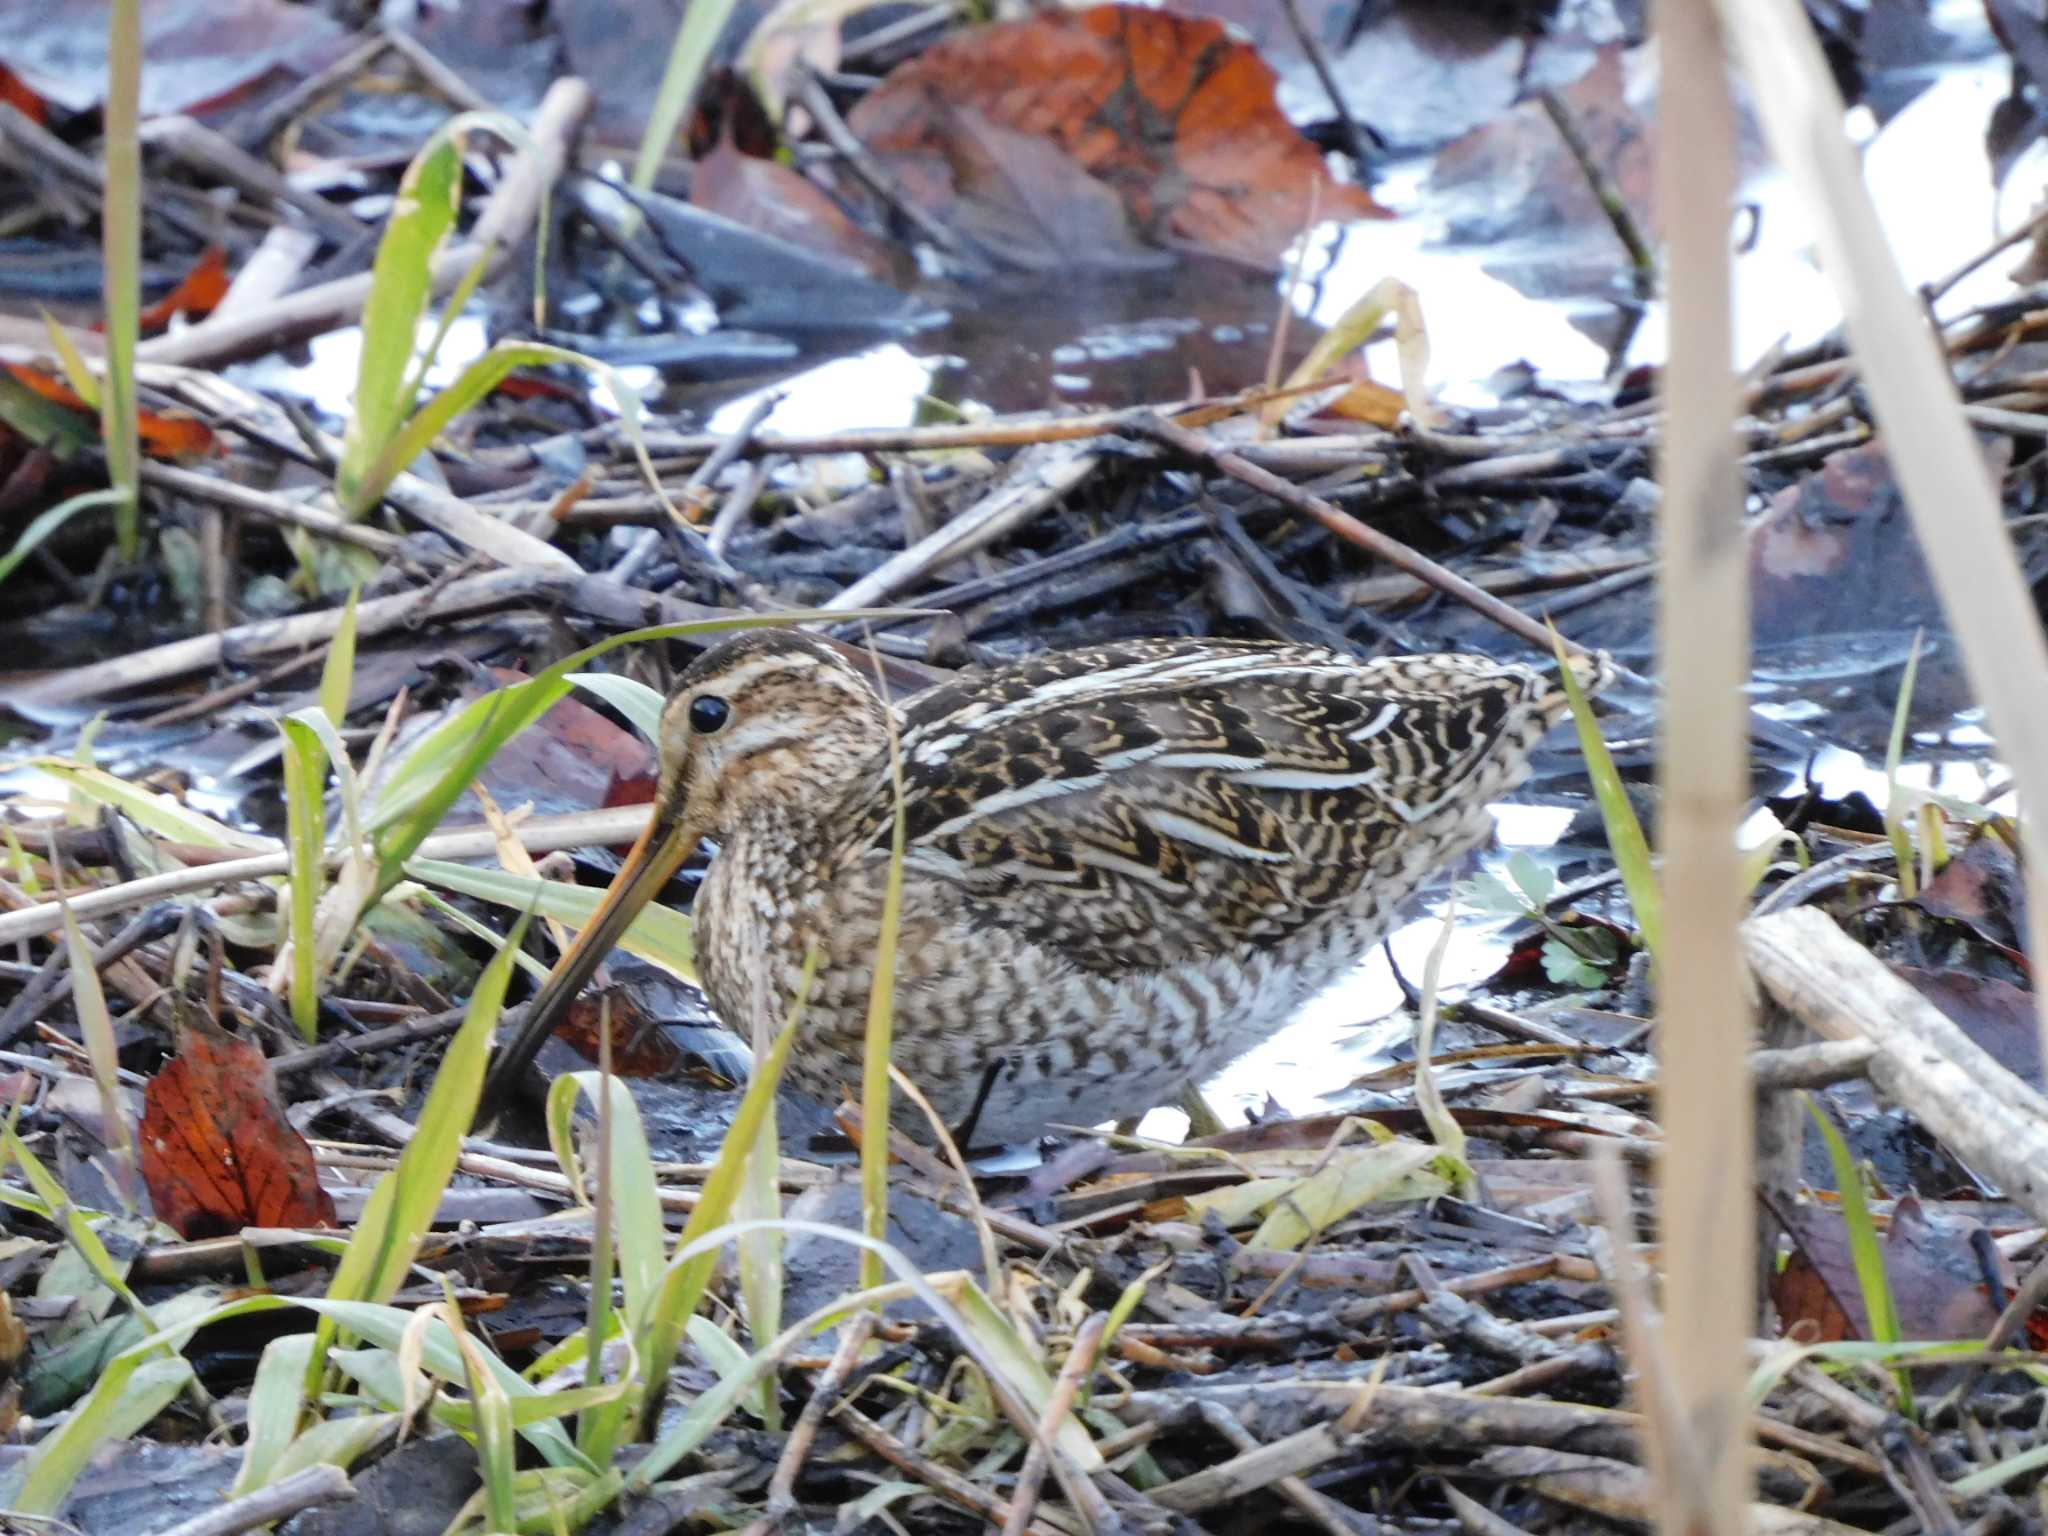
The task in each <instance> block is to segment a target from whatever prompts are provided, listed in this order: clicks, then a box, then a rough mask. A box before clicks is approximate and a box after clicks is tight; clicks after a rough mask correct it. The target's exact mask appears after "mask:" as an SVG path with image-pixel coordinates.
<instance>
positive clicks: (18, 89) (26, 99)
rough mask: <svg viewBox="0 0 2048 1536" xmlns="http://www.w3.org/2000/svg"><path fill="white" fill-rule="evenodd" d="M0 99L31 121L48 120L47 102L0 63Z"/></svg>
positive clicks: (41, 121)
mask: <svg viewBox="0 0 2048 1536" xmlns="http://www.w3.org/2000/svg"><path fill="white" fill-rule="evenodd" d="M0 101H4V102H6V103H7V105H9V106H10V107H13V108H15V109H16V110H17V111H19V112H20V113H21V115H22V116H23V117H26V118H27V119H29V121H31V122H35V123H47V122H48V121H49V120H50V108H49V106H48V104H47V103H45V102H44V100H43V98H42V97H40V96H38V95H37V94H36V93H35V92H34V91H33V90H31V89H29V87H28V85H27V83H26V82H24V81H23V80H22V78H21V76H19V75H17V74H16V73H15V72H14V71H13V70H11V69H9V68H8V67H7V66H6V65H5V64H0Z"/></svg>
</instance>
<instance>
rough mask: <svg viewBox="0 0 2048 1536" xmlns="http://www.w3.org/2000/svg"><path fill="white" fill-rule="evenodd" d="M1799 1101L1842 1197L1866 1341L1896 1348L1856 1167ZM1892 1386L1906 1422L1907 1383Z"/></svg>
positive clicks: (1894, 1322)
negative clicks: (1866, 1317) (1823, 1145)
mask: <svg viewBox="0 0 2048 1536" xmlns="http://www.w3.org/2000/svg"><path fill="white" fill-rule="evenodd" d="M1800 1097H1801V1098H1802V1099H1804V1100H1805V1101H1806V1110H1807V1113H1808V1114H1810V1115H1812V1116H1813V1123H1814V1124H1815V1125H1817V1126H1819V1127H1820V1134H1821V1139H1822V1140H1823V1141H1825V1142H1826V1143H1827V1148H1828V1161H1829V1162H1830V1163H1831V1164H1833V1165H1834V1170H1835V1188H1836V1189H1837V1190H1838V1191H1840V1193H1841V1197H1842V1220H1843V1222H1844V1224H1845V1225H1846V1226H1847V1227H1848V1229H1849V1257H1850V1259H1851V1261H1852V1262H1853V1263H1854V1264H1855V1267H1856V1286H1857V1289H1858V1290H1860V1291H1861V1292H1862V1293H1863V1307H1864V1310H1865V1311H1866V1312H1867V1313H1868V1314H1869V1316H1870V1332H1871V1341H1872V1342H1873V1343H1877V1344H1898V1343H1902V1342H1904V1336H1905V1335H1904V1330H1903V1329H1901V1328H1900V1326H1899V1307H1898V1302H1897V1300H1896V1299H1895V1298H1894V1297H1893V1295H1892V1280H1891V1273H1890V1271H1889V1270H1888V1269H1887V1268H1886V1267H1885V1262H1884V1242H1883V1240H1882V1239H1881V1238H1879V1236H1878V1235H1877V1223H1876V1222H1875V1221H1874V1220H1872V1219H1871V1215H1870V1202H1869V1201H1868V1199H1867V1198H1866V1197H1865V1193H1864V1187H1863V1170H1862V1169H1861V1168H1859V1167H1857V1166H1856V1159H1855V1158H1854V1157H1853V1156H1852V1155H1851V1154H1850V1152H1849V1144H1848V1143H1847V1142H1846V1141H1844V1140H1843V1139H1842V1133H1841V1132H1840V1131H1839V1130H1837V1129H1836V1128H1835V1122H1834V1121H1833V1120H1831V1119H1829V1118H1828V1116H1827V1115H1826V1114H1824V1113H1822V1111H1821V1107H1820V1105H1819V1103H1817V1102H1816V1101H1815V1099H1814V1097H1813V1095H1812V1094H1810V1093H1803V1094H1801V1095H1800ZM1898 1383H1899V1407H1900V1409H1901V1411H1903V1412H1904V1413H1905V1414H1906V1415H1907V1416H1908V1417H1909V1418H1910V1417H1911V1416H1912V1413H1913V1384H1912V1379H1911V1378H1910V1377H1908V1376H1907V1375H1906V1374H1905V1373H1904V1372H1903V1371H1901V1372H1899V1373H1898Z"/></svg>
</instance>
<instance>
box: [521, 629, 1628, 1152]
mask: <svg viewBox="0 0 2048 1536" xmlns="http://www.w3.org/2000/svg"><path fill="white" fill-rule="evenodd" d="M1574 665H1575V667H1577V668H1579V669H1580V675H1581V676H1582V677H1583V678H1584V679H1585V680H1586V681H1587V682H1588V683H1589V685H1594V686H1597V685H1598V684H1599V683H1601V682H1604V681H1605V676H1606V674H1605V669H1604V667H1602V666H1601V665H1600V664H1597V663H1592V662H1579V663H1575V664H1574ZM890 708H891V706H889V705H888V704H886V703H884V702H883V700H882V699H881V698H880V697H879V696H878V695H877V694H876V692H875V691H874V689H873V688H871V687H870V686H869V684H868V682H867V681H866V680H865V678H864V677H863V676H862V675H861V673H860V672H859V671H858V670H857V669H856V668H855V667H854V666H853V665H850V664H849V663H848V661H847V660H845V659H844V658H843V657H842V656H841V655H840V654H838V653H837V652H836V651H834V650H833V649H832V648H830V647H829V646H827V645H825V644H823V643H821V642H819V641H817V640H815V639H812V638H810V637H809V636H806V635H803V634H799V633H795V632H791V631H783V630H764V631H756V632H753V633H750V634H748V635H746V636H744V637H742V638H739V639H735V640H730V641H727V642H725V643H724V644H721V645H719V646H717V647H716V648H714V649H712V650H710V651H707V652H706V653H705V654H704V655H703V656H702V657H700V658H699V659H698V660H697V661H696V662H695V663H694V664H692V665H691V666H690V667H689V669H688V670H687V671H686V672H684V674H683V675H682V678H681V680H680V681H679V682H678V683H677V685H676V689H675V692H674V694H673V695H672V696H671V698H670V699H669V702H668V705H667V707H666V709H665V710H664V712H663V715H662V720H661V740H660V743H659V747H660V779H659V785H658V788H657V792H656V798H655V805H654V812H653V816H652V818H651V820H650V821H649V823H648V828H647V831H646V832H645V834H643V835H642V837H641V838H640V841H639V842H638V843H637V844H636V845H635V846H634V849H633V851H632V853H631V855H630V856H629V857H628V859H627V861H626V864H625V866H624V867H623V868H622V869H621V870H620V871H619V874H618V877H617V879H616V880H615V881H614V882H613V884H612V887H611V890H610V892H609V894H608V895H607V898H606V900H605V903H604V906H603V908H602V909H601V911H600V912H599V913H598V915H597V916H596V917H595V918H594V919H593V920H592V922H591V923H590V925H589V926H588V927H586V928H585V929H584V930H583V932H582V933H581V935H580V936H579V937H578V938H577V940H576V942H575V944H574V945H573V946H572V947H571V948H570V949H569V950H568V951H567V953H565V954H564V955H563V956H562V958H561V961H560V963H559V964H558V965H557V966H556V967H555V970H554V972H553V974H552V975H550V976H549V978H548V980H547V983H546V985H545V986H544V987H543V988H542V989H541V992H540V994H539V996H538V997H537V998H536V999H535V1001H534V1004H533V1006H532V1007H531V1008H530V1009H529V1010H528V1015H527V1019H526V1022H525V1025H524V1027H523V1029H522V1030H521V1032H520V1034H519V1035H518V1037H517V1038H516V1039H515V1040H514V1041H513V1042H512V1043H511V1044H510V1045H509V1047H507V1048H506V1049H505V1050H504V1051H503V1052H502V1053H501V1055H500V1057H499V1059H498V1061H497V1064H496V1066H495V1067H494V1069H493V1073H492V1078H491V1083H490V1085H489V1087H488V1088H487V1090H486V1094H487V1102H488V1103H491V1104H498V1103H502V1102H504V1098H505V1095H506V1092H507V1090H508V1089H509V1087H510V1086H511V1084H512V1082H513V1080H514V1079H515V1077H516V1075H517V1074H518V1073H519V1072H520V1071H522V1070H523V1069H524V1066H525V1064H526V1062H527V1061H529V1060H530V1059H531V1058H532V1055H533V1053H534V1051H535V1050H537V1049H538V1048H539V1045H540V1042H541V1040H542V1039H544V1038H545V1036H546V1034H547V1032H548V1031H549V1030H550V1029H551V1028H552V1027H553V1025H554V1023H555V1022H556V1021H557V1020H558V1018H559V1017H560V1015H561V1013H562V1011H563V1009H564V1008H565V1007H566V1006H567V1004H568V1003H569V1001H570V1000H571V999H572V998H573V997H574V996H575V995H576V993H577V991H578V990H579V989H580V988H581V987H582V986H583V984H584V982H586V981H587V980H588V979H589V977H590V974H591V972H592V971H593V970H594V969H595V968H596V966H597V964H598V962H599V961H600V960H601V959H602V958H603V957H604V955H605V953H606V952H607V951H608V950H609V949H610V948H611V946H612V945H613V944H614V943H615V942H616V941H617V939H618V937H619V935H620V933H621V932H622V931H623V930H624V929H625V927H626V925H627V924H628V923H629V922H630V921H631V920H632V918H633V916H634V914H635V913H637V912H638V911H639V910H640V908H641V907H643V906H644V905H645V904H646V903H647V902H648V901H649V900H650V899H652V898H653V897H654V896H655V894H656V893H658V892H659V891H660V890H661V888H662V886H663V884H664V883H665V882H666V881H667V880H668V878H669V876H670V875H671V874H673V873H674V871H675V870H676V868H677V867H678V866H679V865H680V864H681V863H682V862H683V860H684V859H686V858H688V857H689V855H690V853H691V851H692V850H693V849H694V848H695V847H696V846H697V844H698V842H699V841H700V840H701V839H707V838H708V839H711V840H712V841H714V842H715V843H716V844H717V845H718V857H717V858H716V859H715V860H714V861H713V863H712V866H711V870H710V873H709V874H708V875H707V876H706V877H705V880H704V884H703V887H702V889H701V891H700V892H699V894H698V897H697V907H696V938H697V955H698V963H699V967H700V970H701V972H702V977H703V982H704V987H705V990H706V992H707V993H708V994H709V996H710V999H711V1003H712V1006H713V1007H714V1008H715V1009H716V1010H717V1012H718V1016H719V1018H720V1019H721V1020H723V1021H724V1023H725V1024H726V1025H727V1026H728V1027H729V1028H731V1029H734V1030H736V1031H738V1032H739V1033H741V1034H742V1035H751V1034H752V1032H753V1029H754V1025H755V1021H756V1020H757V1019H763V1018H766V1019H769V1020H773V1021H778V1022H779V1021H780V1019H781V1018H782V1017H783V1016H784V1013H785V1011H786V1009H787V1007H788V1002H789V999H790V997H791V995H792V993H793V991H794V989H795V987H796V985H797V982H798V979H799V977H800V975H801V973H802V968H803V963H804V956H805V952H806V949H807V947H808V946H809V945H810V944H811V943H812V942H815V943H816V944H817V946H818V948H819V952H820V956H821V961H822V964H821V966H820V969H819V972H818V975H817V978H816V981H815V983H814V985H813V987H812V989H811V995H810V1002H809V1006H808V1008H807V1010H806V1012H805V1014H804V1018H803V1023H802V1025H801V1032H800V1034H799V1036H798V1040H797V1042H796V1045H795V1048H794V1050H793V1051H792V1054H791V1058H790V1068H789V1071H790V1076H791V1078H792V1080H793V1081H794V1082H795V1083H796V1084H797V1085H798V1086H800V1087H802V1088H804V1089H806V1090H808V1091H810V1092H812V1093H814V1094H817V1095H819V1096H821V1097H826V1098H828V1099H830V1098H833V1097H836V1095H837V1094H838V1093H839V1091H840V1089H841V1087H842V1085H846V1084H851V1083H854V1082H857V1081H858V1079H859V1075H860V1059H861V1046H862V1036H863V1030H864V1026H865V1020H866V1012H867V1001H868V988H869V983H870V980H871V978H872V975H873V966H874V962H873V956H874V953H875V947H876V937H877V929H878V927H879V921H880V915H881V907H882V892H883V887H884V883H885V881H886V878H887V873H888V864H889V847H890V837H891V829H892V824H893V804H894V801H893V789H892V781H891V777H890V768H889V744H888V730H889V712H890ZM1564 713H1565V701H1564V696H1563V695H1562V693H1559V692H1555V691H1552V690H1550V689H1549V688H1547V687H1546V685H1545V682H1544V679H1543V677H1542V676H1541V675H1540V674H1538V673H1537V672H1535V671H1532V670H1530V669H1529V668H1526V667H1521V666H1514V665H1508V664H1504V663H1500V662H1495V661H1491V660H1487V659H1485V658H1482V657H1477V656H1457V655H1451V656H1406V657H1390V658H1384V659H1380V660H1374V661H1359V660H1356V659H1354V658H1352V657H1348V656H1344V655H1341V654H1339V653H1337V652H1334V651H1328V650H1322V649H1318V648H1315V647H1311V646H1304V645H1291V644H1260V643H1251V642H1236V641H1223V640H1157V641H1133V642H1127V643H1122V644H1115V645H1105V646H1099V647H1094V648H1090V649H1087V650H1077V651H1068V652H1065V653H1062V654H1058V655H1052V656H1046V657H1043V658H1041V659H1039V660H1036V661H1030V662H1025V663H1022V664H1019V665H1014V666H1009V667H1004V668H1000V669H997V670H994V671H989V672H986V673H982V674H980V675H977V676H970V677H966V678H963V679H961V680H958V681H955V682H951V683H948V684H946V685H944V686H942V687H939V688H935V689H932V690H930V691H929V692H927V693H924V694H921V695H918V696H916V697H914V698H912V699H911V700H910V702H909V703H908V705H907V706H905V707H904V708H903V709H902V710H901V711H900V712H899V713H898V715H897V728H898V730H899V732H900V739H901V753H902V764H903V775H904V804H905V814H906V821H907V843H906V853H905V857H904V866H903V911H902V926H901V932H900V939H899V943H898V948H897V979H896V1015H895V1057H896V1061H897V1064H898V1065H899V1066H900V1067H901V1068H902V1069H903V1070H904V1071H905V1072H906V1073H908V1074H909V1076H910V1077H911V1078H912V1079H913V1080H914V1081H915V1082H917V1084H918V1085H919V1086H920V1087H921V1088H923V1090H924V1091H925V1093H926V1094H927V1095H928V1096H929V1097H930V1098H931V1100H932V1103H933V1104H934V1106H935V1107H936V1108H937V1109H938V1111H939V1112H940V1113H941V1114H942V1115H944V1116H946V1117H947V1118H948V1120H949V1122H952V1123H955V1124H957V1123H958V1122H959V1120H960V1119H961V1117H963V1116H965V1115H967V1114H968V1112H969V1111H970V1110H971V1109H974V1108H976V1107H977V1102H976V1101H977V1098H978V1097H979V1098H980V1099H981V1102H980V1104H979V1106H978V1108H979V1113H978V1117H977V1119H976V1124H977V1127H978V1134H979V1138H980V1139H982V1140H995V1141H1009V1140H1014V1139H1018V1138H1021V1137H1024V1136H1028V1135H1032V1134H1034V1133H1036V1132H1038V1131H1040V1130H1042V1129H1043V1128H1044V1127H1045V1126H1046V1124H1047V1123H1048V1122H1049V1121H1063V1122H1067V1123H1072V1124H1081V1125H1088V1124H1093V1123H1096V1122H1098V1121H1101V1120H1105V1119H1110V1118H1112V1117H1119V1116H1124V1115H1130V1114H1136V1113H1139V1112H1141V1111H1143V1110H1145V1109H1147V1108H1150V1107H1151V1106H1152V1105H1154V1104H1157V1103H1160V1102H1163V1101H1165V1100H1168V1099H1170V1098H1171V1097H1173V1096H1174V1094H1175V1093H1176V1092H1177V1091H1178V1090H1179V1089H1180V1088H1181V1087H1182V1086H1183V1085H1184V1084H1186V1083H1188V1082H1190V1081H1193V1082H1197V1083H1198V1082H1200V1081H1201V1080H1202V1079H1203V1078H1204V1077H1206V1076H1208V1075H1209V1074H1211V1073H1213V1072H1214V1071H1216V1070H1217V1069H1218V1068H1220V1067H1222V1066H1223V1065H1224V1064H1226V1063H1227V1062H1229V1061H1230V1060H1231V1059H1233V1058H1234V1057H1236V1056H1238V1055H1240V1054H1242V1053H1243V1052H1244V1051H1245V1050H1247V1049H1248V1048H1249V1047H1251V1046H1252V1045H1254V1044H1256V1043H1257V1042H1258V1041H1260V1040H1262V1039H1264V1038H1265V1037H1266V1036H1267V1035H1269V1034H1271V1033H1272V1032H1273V1031H1274V1030H1276V1029H1278V1028H1279V1027H1280V1026H1281V1025H1282V1024H1284V1023H1286V1022H1287V1021H1288V1019H1289V1018H1291V1017H1292V1016H1293V1014H1294V1013H1295V1012H1296V1011H1297V1010H1298V1009H1299V1008H1300V1007H1301V1006H1302V1004H1303V1003H1305V1002H1307V1001H1308V1000H1309V999H1310V998H1311V997H1313V996H1315V995H1316V994H1317V993H1318V992H1320V991H1321V990H1323V989H1324V988H1325V987H1326V986H1328V985H1329V984H1330V983H1331V982H1332V981H1334V980H1336V979H1337V978H1338V977H1340V976H1341V975H1343V974H1344V973H1345V972H1346V971H1347V970H1349V969H1350V968H1351V967H1352V966H1354V965H1355V964H1357V963H1358V961H1359V960H1361V959H1362V958H1363V957H1364V956H1365V955H1366V953H1367V952H1368V951H1369V950H1370V948H1371V946H1372V945H1373V944H1374V943H1376V942H1377V941H1378V940H1379V939H1380V937H1381V936H1382V934H1383V933H1384V932H1385V930H1386V928H1387V926H1388V924H1389V923H1390V922H1391V921H1392V919H1393V918H1394V916H1395V915H1396V913H1397V911H1398V909H1399V908H1400V906H1401V904H1402V903H1403V902H1404V901H1405V900H1406V899H1407V898H1408V897H1409V896H1410V895H1411V894H1412V893H1413V892H1414V891H1415V889H1416V887H1417V886H1418V885H1419V884H1421V883H1422V881H1424V880H1425V879H1427V878H1428V877H1429V876H1430V875H1431V874H1432V873H1434V872H1435V871H1437V870H1438V869H1440V868H1442V867H1443V866H1444V865H1445V864H1446V863H1447V862H1449V861H1450V860H1451V859H1452V858H1454V857H1456V856H1457V855H1459V854H1461V853H1463V852H1465V851H1466V850H1468V849H1470V848H1471V847H1473V846H1474V845H1476V844H1478V843H1480V842H1481V841H1483V840H1484V839H1485V837H1486V836H1487V834H1488V831H1489V829H1490V827H1491V820H1490V818H1489V817H1488V815H1487V811H1486V807H1487V804H1488V802H1489V801H1490V800H1492V799H1494V798H1496V797H1498V796H1499V795H1501V794H1503V793H1505V792H1506V791H1507V790H1509V789H1511V788H1513V787H1514V786H1515V785H1516V784H1517V783H1519V782H1520V781H1521V780H1522V778H1523V777H1524V776H1525V775H1526V773H1527V771H1528V756H1529V752H1530V749H1531V748H1532V747H1533V746H1534V745H1535V743H1536V741H1537V739H1538V738H1539V737H1540V736H1542V735H1543V733H1544V732H1545V731H1546V730H1547V729H1548V728H1549V727H1550V726H1551V725H1552V724H1554V723H1555V722H1556V721H1557V720H1558V719H1560V718H1561V717H1562V715H1563V714H1564ZM904 1123H905V1124H906V1126H908V1124H909V1122H908V1121H907V1120H906V1121H905V1122H904Z"/></svg>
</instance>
